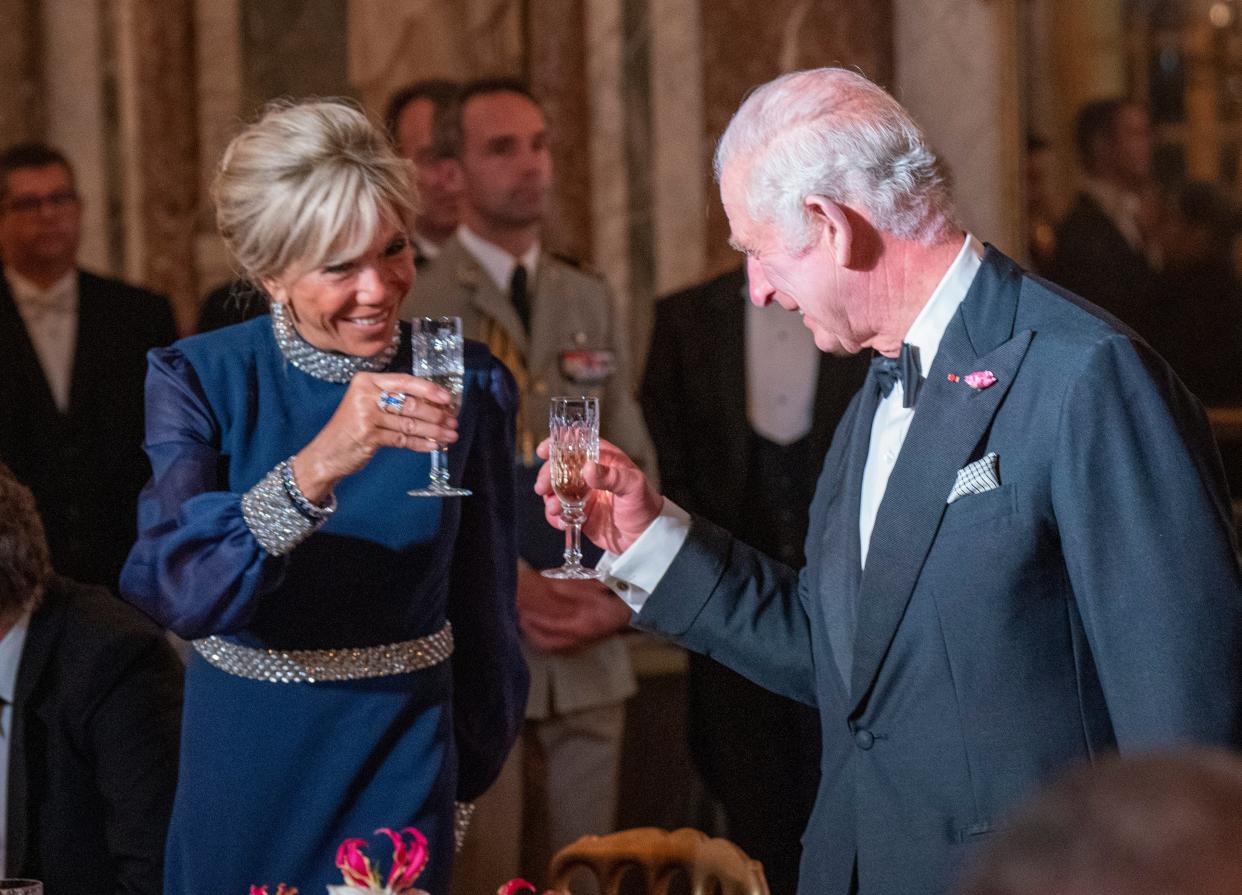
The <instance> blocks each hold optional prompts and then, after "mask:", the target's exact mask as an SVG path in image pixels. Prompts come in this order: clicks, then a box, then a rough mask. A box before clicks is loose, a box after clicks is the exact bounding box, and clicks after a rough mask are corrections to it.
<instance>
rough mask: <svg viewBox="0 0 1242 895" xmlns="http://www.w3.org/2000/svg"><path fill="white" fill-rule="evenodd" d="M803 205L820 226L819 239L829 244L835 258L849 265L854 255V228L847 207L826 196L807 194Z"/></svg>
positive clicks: (843, 264) (838, 261)
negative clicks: (846, 211)
mask: <svg viewBox="0 0 1242 895" xmlns="http://www.w3.org/2000/svg"><path fill="white" fill-rule="evenodd" d="M802 204H803V207H804V208H805V209H806V211H807V214H809V215H810V216H811V220H813V221H815V222H816V223H817V225H818V227H819V237H818V238H819V240H820V241H821V242H823V243H824V244H825V245H827V246H828V248H829V251H831V252H832V257H833V259H835V260H836V262H837V264H839V265H840V266H842V267H849V266H850V262H851V261H852V260H853V257H854V228H853V227H852V226H851V225H850V219H849V215H847V214H846V213H845V209H844V208H842V207H841V206H840V205H838V204H837V203H836V202H833V201H832V200H831V199H828V198H826V197H824V196H807V197H806V198H805V199H803V200H802Z"/></svg>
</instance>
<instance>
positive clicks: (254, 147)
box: [211, 100, 418, 283]
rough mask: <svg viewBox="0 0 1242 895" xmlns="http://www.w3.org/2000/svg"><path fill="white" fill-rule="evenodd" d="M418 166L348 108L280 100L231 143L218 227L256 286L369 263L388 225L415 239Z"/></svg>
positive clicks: (217, 189) (219, 190)
mask: <svg viewBox="0 0 1242 895" xmlns="http://www.w3.org/2000/svg"><path fill="white" fill-rule="evenodd" d="M412 171H413V164H412V163H411V162H409V161H407V160H405V159H403V158H400V157H399V156H397V154H396V153H395V152H394V151H393V149H392V147H391V145H390V144H389V142H388V140H387V139H386V138H385V136H384V134H383V133H382V132H381V131H380V130H379V129H378V128H376V127H375V126H374V125H372V124H371V122H370V121H369V120H368V119H367V117H366V115H364V114H363V113H362V112H361V111H360V110H359V109H358V108H357V107H356V106H355V105H353V104H352V103H351V102H350V101H348V100H308V101H301V102H289V101H279V102H276V103H272V104H269V105H268V106H266V107H264V109H263V111H262V113H261V114H260V116H259V118H258V119H257V120H256V121H255V122H254V123H253V124H250V125H249V126H248V127H246V128H245V129H244V130H243V131H242V132H241V133H240V134H238V135H237V136H236V137H234V138H233V140H232V142H231V143H229V145H228V148H227V149H225V151H224V157H223V158H222V159H221V160H220V167H219V170H218V171H217V172H216V178H215V181H214V183H213V184H212V190H211V194H212V199H213V200H214V202H215V205H216V226H217V228H218V229H219V231H220V235H221V236H222V237H223V238H224V242H225V244H226V245H227V246H228V249H229V251H230V252H231V253H232V255H233V258H234V259H235V261H236V263H237V266H238V267H239V268H240V273H241V274H242V276H244V277H245V278H246V279H248V280H250V281H251V282H253V283H259V282H261V281H262V280H263V279H264V278H267V277H276V276H280V275H282V274H284V273H285V272H286V271H296V272H301V271H305V270H309V269H311V268H313V267H318V266H321V265H325V264H332V263H338V262H340V261H344V260H347V259H349V258H353V257H357V256H358V255H360V254H362V253H363V252H364V251H365V250H366V247H367V246H369V245H370V244H371V242H372V241H373V240H374V239H375V234H376V232H377V231H378V230H379V228H380V227H381V226H382V225H383V224H384V223H391V224H395V225H396V226H398V227H400V228H401V229H402V230H404V232H405V233H406V235H407V236H408V235H410V234H412V233H413V232H414V219H415V215H416V213H417V210H418V195H417V192H416V188H415V186H414V183H415V181H414V176H413V174H412Z"/></svg>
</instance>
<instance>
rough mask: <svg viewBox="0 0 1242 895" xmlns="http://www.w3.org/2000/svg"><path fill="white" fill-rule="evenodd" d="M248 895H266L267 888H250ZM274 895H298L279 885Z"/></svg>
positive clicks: (289, 888) (294, 889)
mask: <svg viewBox="0 0 1242 895" xmlns="http://www.w3.org/2000/svg"><path fill="white" fill-rule="evenodd" d="M250 895H267V886H251V887H250ZM276 895H298V890H297V889H296V888H294V887H293V886H286V885H285V884H284V883H281V884H280V885H278V886H277V887H276Z"/></svg>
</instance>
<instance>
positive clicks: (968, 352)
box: [850, 249, 1033, 708]
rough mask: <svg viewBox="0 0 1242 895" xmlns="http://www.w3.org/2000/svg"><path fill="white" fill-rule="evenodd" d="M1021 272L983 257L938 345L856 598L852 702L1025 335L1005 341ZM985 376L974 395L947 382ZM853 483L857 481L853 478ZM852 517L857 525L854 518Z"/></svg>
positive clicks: (860, 695)
mask: <svg viewBox="0 0 1242 895" xmlns="http://www.w3.org/2000/svg"><path fill="white" fill-rule="evenodd" d="M1019 274H1020V271H1019V269H1018V268H1017V267H1016V265H1014V264H1013V263H1012V262H1010V261H1009V260H1008V259H1006V258H1004V257H1003V256H1001V255H999V253H997V252H995V250H991V249H989V252H988V254H987V255H986V256H985V258H984V262H983V266H982V267H981V268H980V271H979V274H978V275H977V276H976V277H975V282H974V283H973V284H972V285H971V288H970V291H969V293H968V294H967V296H966V298H965V300H964V301H963V302H962V306H961V308H959V310H958V313H957V315H956V316H954V318H953V320H952V321H951V322H950V324H949V327H948V329H947V330H946V331H945V334H944V338H943V339H942V340H941V343H940V349H939V351H938V352H937V354H936V360H935V363H933V364H932V368H931V370H930V371H929V374H928V377H927V382H926V384H925V385H924V388H923V391H922V393H921V394H920V396H919V403H918V408H917V410H916V412H915V415H914V419H913V420H912V421H911V424H910V430H909V432H908V433H907V435H906V439H905V443H904V444H903V445H902V449H901V454H900V456H899V457H898V458H897V465H896V466H895V467H894V468H893V472H892V475H891V476H890V477H889V480H888V486H887V487H886V489H885V491H884V499H883V501H882V502H881V503H880V508H879V512H878V513H877V515H876V521H875V528H874V533H873V536H872V539H871V545H870V548H869V550H868V553H867V568H866V569H865V570H864V571H863V574H862V583H861V588H860V592H859V606H858V616H857V619H858V621H857V628H856V635H855V641H854V661H853V671H852V676H851V687H850V693H851V696H852V698H853V700H854V703H855V708H857V706H858V704H859V703H861V702H862V701H863V699H864V698H865V697H866V694H867V691H868V690H869V688H870V686H871V683H872V681H873V680H874V678H875V675H876V672H877V671H878V670H879V666H880V663H881V662H882V661H883V658H884V655H885V653H886V652H887V650H888V647H889V644H890V643H891V642H892V639H893V635H894V634H895V633H896V631H897V627H898V625H899V624H900V622H901V618H902V616H903V614H904V613H905V609H906V605H907V603H908V602H909V600H910V596H911V594H912V593H913V592H914V587H915V584H916V582H917V581H918V576H919V572H920V570H921V569H922V566H923V561H924V559H925V558H926V556H927V553H928V551H929V550H930V548H931V545H932V542H933V540H934V538H935V536H936V531H937V529H938V527H939V525H940V520H941V517H942V516H943V515H944V510H945V506H946V503H945V501H946V499H947V497H948V494H949V492H950V490H951V489H952V487H953V482H954V479H955V478H956V475H957V471H958V469H960V468H961V467H962V466H963V465H965V464H966V463H967V462H968V461H969V460H970V459H972V455H973V454H974V453H975V451H976V448H977V447H978V446H979V444H980V442H981V440H982V439H983V438H984V436H985V435H986V433H987V431H988V428H989V427H990V425H991V423H992V418H993V417H994V416H995V414H996V411H997V409H998V408H999V407H1000V404H1001V402H1002V401H1003V400H1004V397H1005V394H1006V393H1007V392H1008V390H1009V386H1010V385H1011V384H1012V383H1013V380H1014V377H1015V376H1016V375H1017V372H1018V368H1019V367H1020V366H1021V364H1022V359H1023V358H1024V357H1025V355H1026V350H1027V347H1028V346H1029V345H1030V341H1031V338H1032V337H1033V333H1031V332H1030V331H1025V332H1022V333H1018V334H1017V335H1013V320H1014V314H1015V312H1016V307H1017V300H1018V293H1019V290H1020V280H1019ZM974 370H991V371H992V372H993V373H994V374H995V376H996V383H995V384H994V385H992V386H991V387H990V388H986V389H983V390H980V391H976V390H975V389H972V388H970V387H969V386H967V385H966V384H965V382H963V381H960V379H959V381H957V382H952V381H950V380H949V379H948V376H949V374H954V375H956V376H959V377H961V376H964V375H965V374H966V373H970V372H972V371H974ZM858 478H859V480H860V484H861V473H859V474H858ZM856 518H857V516H855V519H856Z"/></svg>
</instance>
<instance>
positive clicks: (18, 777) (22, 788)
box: [5, 579, 64, 875]
mask: <svg viewBox="0 0 1242 895" xmlns="http://www.w3.org/2000/svg"><path fill="white" fill-rule="evenodd" d="M56 587H57V585H56V582H55V579H53V581H52V582H51V583H50V585H49V589H48V593H47V595H46V596H45V598H44V602H43V605H42V606H41V607H40V608H39V609H37V610H36V611H35V613H34V614H33V615H32V616H31V618H30V627H29V629H28V630H27V631H26V643H25V645H24V646H23V647H22V658H21V662H20V664H19V665H18V669H17V681H16V684H15V686H14V688H13V712H12V719H13V730H12V736H11V739H10V742H9V782H8V790H7V797H8V805H7V807H6V809H5V816H6V820H7V824H8V826H7V832H6V836H7V844H6V846H5V849H6V851H5V854H6V857H5V864H6V872H7V873H8V875H14V874H21V873H22V872H23V871H24V868H26V867H27V866H28V864H29V859H30V856H29V854H28V851H29V848H30V839H29V836H28V835H27V827H28V826H29V814H30V805H31V804H32V803H33V802H35V801H36V800H37V799H38V796H39V793H37V792H31V791H30V788H31V786H32V785H33V784H34V781H33V779H32V777H31V773H30V771H31V768H30V762H29V760H28V755H30V754H31V752H32V750H40V749H41V746H40V743H39V742H38V741H39V739H40V733H39V732H38V731H32V730H31V729H30V726H29V724H28V721H29V719H30V718H31V717H32V715H33V713H34V708H35V706H34V705H33V703H34V702H35V701H36V699H35V695H36V692H37V690H38V685H39V681H40V679H41V678H42V676H43V671H44V669H45V668H46V667H47V664H48V661H49V660H50V659H51V656H52V652H53V651H54V649H55V646H56V641H57V640H58V639H59V638H60V631H61V628H62V627H63V624H64V606H63V603H62V598H58V597H57V595H56V593H57V591H56Z"/></svg>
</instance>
